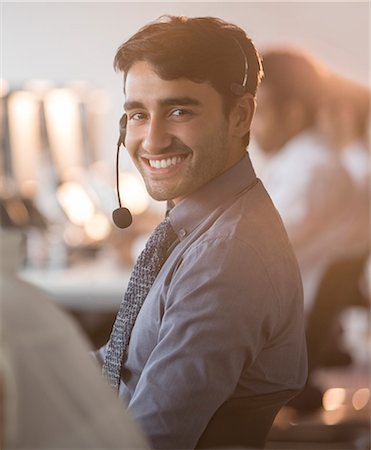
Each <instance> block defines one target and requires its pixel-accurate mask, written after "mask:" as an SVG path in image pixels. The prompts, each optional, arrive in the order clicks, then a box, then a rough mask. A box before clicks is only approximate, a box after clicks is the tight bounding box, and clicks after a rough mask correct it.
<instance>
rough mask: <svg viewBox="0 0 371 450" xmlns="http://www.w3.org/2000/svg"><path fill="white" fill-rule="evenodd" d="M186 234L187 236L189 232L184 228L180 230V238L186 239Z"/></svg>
mask: <svg viewBox="0 0 371 450" xmlns="http://www.w3.org/2000/svg"><path fill="white" fill-rule="evenodd" d="M186 234H187V231H186V230H185V229H184V228H181V229H180V230H179V237H181V238H184V237H185V235H186Z"/></svg>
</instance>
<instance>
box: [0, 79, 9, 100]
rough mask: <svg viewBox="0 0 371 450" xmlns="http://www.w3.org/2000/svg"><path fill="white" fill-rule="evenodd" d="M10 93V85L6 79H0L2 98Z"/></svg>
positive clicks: (0, 94) (0, 95)
mask: <svg viewBox="0 0 371 450" xmlns="http://www.w3.org/2000/svg"><path fill="white" fill-rule="evenodd" d="M8 92H9V83H8V82H7V81H6V80H4V78H0V97H5V96H6V95H7V93H8Z"/></svg>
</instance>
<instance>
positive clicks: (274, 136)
mask: <svg viewBox="0 0 371 450" xmlns="http://www.w3.org/2000/svg"><path fill="white" fill-rule="evenodd" d="M285 123H286V117H285V114H284V111H283V110H281V109H280V108H279V107H278V106H277V104H276V101H275V98H274V95H273V91H272V89H271V88H270V87H269V85H264V84H263V85H262V86H260V88H259V91H258V98H257V107H256V112H255V116H254V120H253V123H252V137H253V138H254V139H255V141H256V143H257V144H258V146H259V148H260V149H261V150H263V151H264V152H265V153H275V152H276V151H279V150H280V148H281V147H282V146H283V145H284V144H285V142H286V140H287V136H286V125H285Z"/></svg>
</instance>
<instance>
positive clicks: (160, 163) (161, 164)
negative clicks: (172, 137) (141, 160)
mask: <svg viewBox="0 0 371 450" xmlns="http://www.w3.org/2000/svg"><path fill="white" fill-rule="evenodd" d="M183 159H184V157H181V156H173V157H172V158H168V159H150V160H149V165H150V166H151V167H154V168H155V169H166V168H167V167H170V166H175V165H176V164H179V163H180V162H181V161H182V160H183Z"/></svg>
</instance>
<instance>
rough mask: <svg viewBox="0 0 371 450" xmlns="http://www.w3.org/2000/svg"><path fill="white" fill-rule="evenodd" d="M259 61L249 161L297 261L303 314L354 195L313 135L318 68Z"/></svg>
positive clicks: (284, 58) (296, 57)
mask: <svg viewBox="0 0 371 450" xmlns="http://www.w3.org/2000/svg"><path fill="white" fill-rule="evenodd" d="M263 61H264V75H265V76H264V81H263V83H262V85H261V87H260V89H259V95H258V106H257V111H256V115H255V117H254V124H253V131H252V132H253V136H254V139H255V141H256V144H257V147H258V148H256V149H254V151H253V152H252V159H253V161H254V163H255V167H256V170H257V174H258V176H259V177H260V178H261V180H262V181H263V183H264V185H265V187H266V188H267V190H268V192H269V194H270V196H271V197H272V200H273V202H274V204H275V206H276V207H277V209H278V211H279V213H280V215H281V216H282V220H283V223H284V224H285V227H286V230H287V233H288V235H289V238H290V241H291V243H292V245H293V248H294V251H295V253H296V256H297V258H298V262H299V267H300V271H301V274H302V277H303V285H304V305H305V310H306V311H309V310H310V309H311V307H312V304H313V300H314V298H315V295H316V292H317V288H318V285H319V282H320V280H321V277H322V275H323V273H324V271H325V270H326V268H327V267H328V265H329V264H330V262H331V261H333V260H334V259H336V257H337V255H339V254H340V253H341V252H342V251H343V250H344V249H345V248H346V246H347V245H349V239H348V230H349V221H353V217H352V213H351V211H352V209H353V204H354V195H355V193H354V189H353V186H352V183H351V180H350V178H349V176H348V174H347V173H346V171H345V170H344V168H343V167H342V164H341V162H340V160H339V158H338V157H337V155H336V154H335V152H333V151H331V149H330V148H328V147H327V146H326V145H325V144H324V142H323V140H322V139H321V137H320V135H319V133H318V131H317V129H316V120H317V115H318V110H319V107H320V105H321V102H322V98H323V94H324V80H325V73H326V72H325V71H324V69H323V68H322V67H321V66H320V65H319V63H318V62H317V61H315V60H314V59H313V58H312V57H311V56H309V55H307V54H304V53H302V52H299V51H296V50H292V49H277V50H271V51H269V52H267V53H265V54H264V55H263ZM259 156H260V159H259Z"/></svg>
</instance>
